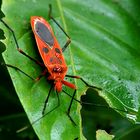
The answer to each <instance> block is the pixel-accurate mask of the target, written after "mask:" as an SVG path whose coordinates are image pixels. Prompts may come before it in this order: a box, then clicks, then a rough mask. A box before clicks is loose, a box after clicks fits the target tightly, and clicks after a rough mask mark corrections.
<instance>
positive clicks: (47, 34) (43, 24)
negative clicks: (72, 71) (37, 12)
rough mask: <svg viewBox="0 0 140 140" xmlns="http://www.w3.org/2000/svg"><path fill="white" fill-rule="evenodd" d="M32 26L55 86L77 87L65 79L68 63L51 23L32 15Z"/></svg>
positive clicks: (58, 90)
mask: <svg viewBox="0 0 140 140" xmlns="http://www.w3.org/2000/svg"><path fill="white" fill-rule="evenodd" d="M31 26H32V30H33V32H34V35H35V39H36V42H37V46H38V50H39V52H40V55H41V57H42V60H43V62H44V65H45V67H46V68H47V70H48V73H49V74H50V75H49V77H48V80H54V85H55V86H54V88H55V90H56V91H57V92H61V91H62V85H63V84H64V85H66V86H69V87H70V88H73V89H76V87H75V85H74V84H72V83H69V82H67V81H65V80H64V78H65V75H66V73H67V65H66V62H65V59H64V56H63V54H62V49H61V48H60V46H59V43H58V41H57V40H56V38H55V36H54V33H53V31H52V29H51V27H50V25H49V23H48V22H47V21H46V20H44V19H43V18H42V17H37V16H33V17H31Z"/></svg>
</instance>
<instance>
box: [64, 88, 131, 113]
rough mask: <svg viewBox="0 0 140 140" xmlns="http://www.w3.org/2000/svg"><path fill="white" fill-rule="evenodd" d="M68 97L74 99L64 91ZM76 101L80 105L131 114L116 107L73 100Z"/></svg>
mask: <svg viewBox="0 0 140 140" xmlns="http://www.w3.org/2000/svg"><path fill="white" fill-rule="evenodd" d="M62 91H63V92H64V93H65V94H66V95H68V96H69V97H71V98H72V95H70V94H68V93H67V92H66V91H65V90H62ZM73 100H74V101H76V102H78V103H80V104H81V105H90V106H96V107H104V108H108V109H114V110H117V111H121V112H125V113H130V112H129V111H128V110H123V109H119V108H115V107H110V106H107V105H101V104H95V103H91V102H84V101H79V100H77V99H75V98H73Z"/></svg>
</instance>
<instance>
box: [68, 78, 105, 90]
mask: <svg viewBox="0 0 140 140" xmlns="http://www.w3.org/2000/svg"><path fill="white" fill-rule="evenodd" d="M66 77H70V78H76V79H80V80H81V81H82V82H83V83H84V84H85V85H86V86H88V87H91V88H95V89H98V90H102V89H101V88H99V87H96V86H92V85H90V84H88V83H87V82H86V81H85V80H84V79H83V78H82V77H80V76H73V75H66Z"/></svg>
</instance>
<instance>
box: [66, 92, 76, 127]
mask: <svg viewBox="0 0 140 140" xmlns="http://www.w3.org/2000/svg"><path fill="white" fill-rule="evenodd" d="M75 94H76V89H75V90H74V93H73V95H72V98H71V101H70V105H69V108H68V110H67V115H68V117H69V118H70V120H71V122H72V123H73V124H74V125H76V123H75V122H74V120H73V119H72V117H71V116H70V110H71V106H72V103H73V100H74V96H75Z"/></svg>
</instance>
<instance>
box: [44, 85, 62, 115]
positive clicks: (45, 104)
mask: <svg viewBox="0 0 140 140" xmlns="http://www.w3.org/2000/svg"><path fill="white" fill-rule="evenodd" d="M53 86H54V85H53V84H52V86H51V88H50V90H49V94H48V96H47V98H46V100H45V103H44V107H43V110H42V115H43V116H46V114H45V109H46V106H47V103H48V100H49V97H50V94H51V91H52V88H53ZM56 93H57V100H58V104H57V106H56V107H54V108H53V109H52V110H51V111H49V112H52V111H53V110H55V109H56V108H58V107H59V105H60V99H59V95H58V92H56ZM47 114H48V113H47Z"/></svg>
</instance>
